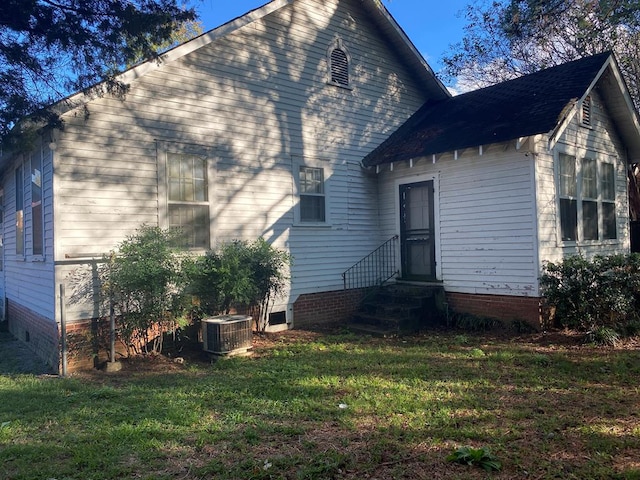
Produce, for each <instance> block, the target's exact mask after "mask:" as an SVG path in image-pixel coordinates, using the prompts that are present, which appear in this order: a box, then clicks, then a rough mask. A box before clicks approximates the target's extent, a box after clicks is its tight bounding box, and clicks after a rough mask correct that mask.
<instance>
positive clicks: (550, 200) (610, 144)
mask: <svg viewBox="0 0 640 480" xmlns="http://www.w3.org/2000/svg"><path fill="white" fill-rule="evenodd" d="M591 98H592V103H591V105H592V107H591V125H592V126H591V128H585V127H583V126H581V125H580V124H579V121H578V118H577V117H576V118H574V119H573V120H572V121H571V122H570V124H569V125H568V127H567V129H566V131H565V132H564V134H563V135H562V136H561V137H560V139H559V141H558V142H557V145H556V147H555V151H554V152H549V151H548V150H544V149H540V150H541V153H540V155H539V156H538V161H537V163H536V179H537V186H536V188H537V195H538V207H537V208H538V230H539V232H540V233H539V238H540V267H541V268H542V265H543V264H544V262H546V261H552V262H556V261H559V260H560V259H562V258H563V257H566V256H569V255H576V254H580V255H584V256H586V257H591V256H593V255H609V254H615V253H628V252H629V248H630V245H629V203H628V193H627V171H626V154H625V150H624V147H623V145H622V142H621V140H620V138H619V137H618V135H617V134H616V131H615V128H614V126H613V124H612V122H611V118H610V117H609V115H608V113H607V111H606V109H605V108H604V106H603V104H602V99H601V97H600V96H599V95H598V94H597V92H595V91H594V92H592V93H591ZM558 151H562V152H567V153H569V154H571V155H575V156H576V158H582V157H584V156H585V155H586V154H587V152H590V153H591V154H592V155H593V154H595V155H596V156H597V158H598V159H599V160H607V161H615V171H616V178H615V183H616V218H617V222H618V240H605V241H600V242H598V241H589V242H562V241H561V239H560V235H559V233H558V229H559V228H560V226H559V219H558V215H557V214H556V212H557V208H558V200H557V196H556V186H557V183H556V180H555V173H554V154H555V155H557V152H558Z"/></svg>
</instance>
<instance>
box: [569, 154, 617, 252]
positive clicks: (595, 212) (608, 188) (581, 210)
mask: <svg viewBox="0 0 640 480" xmlns="http://www.w3.org/2000/svg"><path fill="white" fill-rule="evenodd" d="M558 197H559V208H560V211H559V215H560V235H561V239H562V241H563V242H576V241H582V240H585V241H596V240H613V239H616V238H617V221H616V202H615V166H614V164H613V163H610V162H602V161H598V160H597V159H596V158H593V157H584V158H581V159H577V158H576V157H575V156H573V155H568V154H565V153H560V154H559V155H558Z"/></svg>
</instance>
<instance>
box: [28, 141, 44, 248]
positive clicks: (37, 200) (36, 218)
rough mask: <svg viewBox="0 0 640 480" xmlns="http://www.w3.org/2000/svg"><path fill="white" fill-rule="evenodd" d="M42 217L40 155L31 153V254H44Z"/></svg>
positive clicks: (39, 153) (38, 152)
mask: <svg viewBox="0 0 640 480" xmlns="http://www.w3.org/2000/svg"><path fill="white" fill-rule="evenodd" d="M43 227H44V218H43V216H42V155H41V152H40V151H37V152H36V153H34V154H33V155H31V229H32V232H33V245H32V248H33V255H44V228H43Z"/></svg>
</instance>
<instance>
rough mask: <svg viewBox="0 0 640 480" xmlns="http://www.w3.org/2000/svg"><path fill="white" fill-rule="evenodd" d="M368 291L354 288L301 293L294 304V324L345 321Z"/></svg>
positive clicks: (300, 325)
mask: <svg viewBox="0 0 640 480" xmlns="http://www.w3.org/2000/svg"><path fill="white" fill-rule="evenodd" d="M366 292H367V290H365V289H352V290H335V291H332V292H320V293H308V294H304V295H300V296H299V297H298V299H297V300H296V302H295V303H294V304H293V326H294V328H298V327H304V326H310V325H313V324H329V323H345V322H347V320H349V318H350V316H351V315H352V314H353V312H355V310H356V309H357V308H358V305H359V304H360V302H361V301H362V299H363V298H364V295H365V293H366Z"/></svg>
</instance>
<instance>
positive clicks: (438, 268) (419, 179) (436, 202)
mask: <svg viewBox="0 0 640 480" xmlns="http://www.w3.org/2000/svg"><path fill="white" fill-rule="evenodd" d="M429 181H432V182H433V224H434V225H433V237H434V238H433V240H434V244H435V262H436V265H435V277H436V278H435V280H436V281H441V280H442V261H441V259H442V252H441V250H440V195H439V193H440V182H439V176H438V174H433V173H432V174H422V175H414V176H411V177H402V178H399V179H396V181H395V185H394V197H395V217H396V222H395V224H396V233H397V234H398V237H400V234H401V231H402V220H401V217H400V188H401V187H402V186H403V185H411V184H414V183H423V182H429ZM401 243H402V242H398V246H397V249H396V258H397V260H398V265H400V278H402V276H403V274H404V272H403V271H402V245H401Z"/></svg>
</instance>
